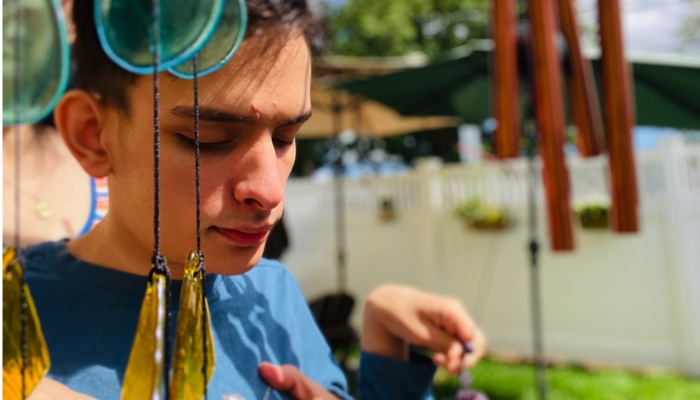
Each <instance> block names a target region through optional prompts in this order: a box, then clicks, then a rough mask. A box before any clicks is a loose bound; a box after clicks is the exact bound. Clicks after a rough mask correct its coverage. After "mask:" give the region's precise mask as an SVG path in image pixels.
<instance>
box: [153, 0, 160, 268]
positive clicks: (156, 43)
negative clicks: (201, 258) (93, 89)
mask: <svg viewBox="0 0 700 400" xmlns="http://www.w3.org/2000/svg"><path fill="white" fill-rule="evenodd" d="M159 19H160V2H159V0H153V27H152V29H153V181H154V186H155V192H154V199H153V201H154V211H153V237H154V244H153V257H154V258H156V257H157V256H158V255H159V254H160V173H159V172H160V133H159V128H160V127H159V116H158V100H159V98H158V97H159V96H158V94H159V93H158V64H159V62H160V26H159Z"/></svg>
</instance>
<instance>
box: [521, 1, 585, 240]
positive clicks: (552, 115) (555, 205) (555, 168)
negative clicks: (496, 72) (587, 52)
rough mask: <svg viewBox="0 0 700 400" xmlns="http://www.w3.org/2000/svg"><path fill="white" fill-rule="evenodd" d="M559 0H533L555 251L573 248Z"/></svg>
mask: <svg viewBox="0 0 700 400" xmlns="http://www.w3.org/2000/svg"><path fill="white" fill-rule="evenodd" d="M554 1H555V0H529V1H528V5H529V14H530V26H531V30H532V40H533V43H532V50H533V63H534V94H535V117H536V120H537V129H538V131H539V134H540V142H541V154H542V159H543V162H544V170H543V175H544V185H545V197H546V201H547V211H548V215H549V234H550V237H551V247H552V250H555V251H561V250H573V248H574V237H573V232H572V228H571V210H570V205H569V172H568V170H567V168H566V162H565V158H564V148H563V147H564V130H565V120H564V97H563V93H562V84H561V79H562V72H561V65H560V63H559V56H558V52H557V47H556V45H555V38H556V33H557V27H556V15H555V9H554V7H555V3H554Z"/></svg>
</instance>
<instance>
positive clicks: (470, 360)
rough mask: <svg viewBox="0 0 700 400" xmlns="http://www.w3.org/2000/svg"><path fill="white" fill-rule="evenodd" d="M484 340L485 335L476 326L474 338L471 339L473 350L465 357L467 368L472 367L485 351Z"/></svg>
mask: <svg viewBox="0 0 700 400" xmlns="http://www.w3.org/2000/svg"><path fill="white" fill-rule="evenodd" d="M486 342H487V340H486V336H485V335H484V333H483V332H481V330H480V329H478V328H477V329H476V330H475V332H474V339H473V340H472V343H473V345H474V351H473V352H472V353H471V354H469V355H468V356H467V357H466V366H467V368H472V367H473V366H474V365H476V363H478V362H479V360H481V358H482V357H483V356H484V354H485V353H486Z"/></svg>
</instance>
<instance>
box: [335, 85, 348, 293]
mask: <svg viewBox="0 0 700 400" xmlns="http://www.w3.org/2000/svg"><path fill="white" fill-rule="evenodd" d="M332 107H333V130H334V132H335V139H334V141H335V146H336V148H337V149H338V160H337V161H336V163H335V168H333V188H334V190H333V191H334V194H335V207H334V208H335V247H336V263H337V264H336V267H337V273H338V293H345V291H346V289H347V279H346V275H347V271H346V268H345V190H344V189H345V188H344V182H343V174H342V172H343V157H342V153H343V146H342V145H341V143H340V139H339V137H338V135H339V134H340V129H341V125H340V114H341V112H342V106H341V104H340V101H339V100H338V99H337V98H336V97H335V96H334V97H333V106H332Z"/></svg>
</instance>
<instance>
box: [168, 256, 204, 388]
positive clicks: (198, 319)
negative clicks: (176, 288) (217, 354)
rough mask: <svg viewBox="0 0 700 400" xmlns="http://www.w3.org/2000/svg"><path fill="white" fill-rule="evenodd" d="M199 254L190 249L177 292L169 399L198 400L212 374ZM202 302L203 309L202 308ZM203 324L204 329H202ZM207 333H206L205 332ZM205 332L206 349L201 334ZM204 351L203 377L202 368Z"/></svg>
mask: <svg viewBox="0 0 700 400" xmlns="http://www.w3.org/2000/svg"><path fill="white" fill-rule="evenodd" d="M199 266H200V261H199V256H198V255H197V253H196V252H194V251H193V252H191V253H190V254H189V256H187V261H185V276H184V279H183V282H182V293H181V294H180V311H179V314H178V316H177V330H176V333H175V350H174V352H173V374H172V378H171V380H170V400H199V399H201V398H202V397H203V396H204V388H205V386H206V383H208V382H209V381H210V380H211V376H212V374H213V373H214V363H215V360H214V339H213V336H212V333H211V322H210V320H209V304H208V303H207V299H206V298H205V297H204V273H203V271H202V269H201V268H199ZM202 302H204V308H203V307H202ZM202 324H205V325H204V329H202ZM205 332H206V333H205ZM205 334H206V338H207V340H206V349H205V348H204V346H203V342H202V338H203V336H202V335H205ZM205 351H206V364H207V366H206V377H207V382H206V383H205V382H204V374H203V371H202V367H203V365H204V355H205Z"/></svg>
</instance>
